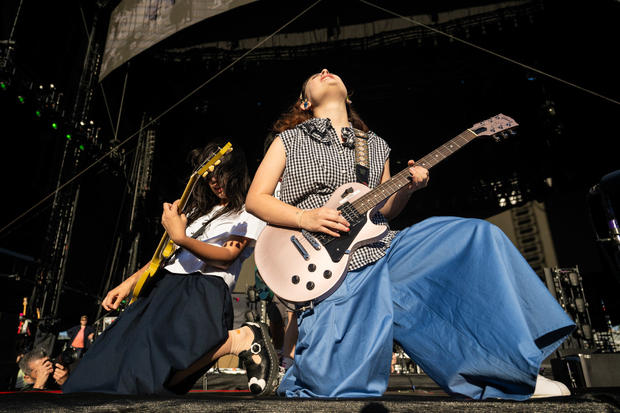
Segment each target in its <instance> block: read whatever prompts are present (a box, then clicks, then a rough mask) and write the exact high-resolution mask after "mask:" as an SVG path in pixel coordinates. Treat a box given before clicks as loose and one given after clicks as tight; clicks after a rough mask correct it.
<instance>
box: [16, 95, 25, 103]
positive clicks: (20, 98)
mask: <svg viewBox="0 0 620 413" xmlns="http://www.w3.org/2000/svg"><path fill="white" fill-rule="evenodd" d="M17 101H18V102H19V103H24V102H25V101H26V100H25V99H24V97H23V96H18V97H17Z"/></svg>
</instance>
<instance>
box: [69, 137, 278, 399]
mask: <svg viewBox="0 0 620 413" xmlns="http://www.w3.org/2000/svg"><path fill="white" fill-rule="evenodd" d="M218 148H219V144H218V143H210V144H208V145H206V146H205V147H204V148H201V149H196V150H194V151H192V152H191V153H190V159H191V162H192V164H193V166H194V167H196V166H198V165H201V164H203V163H204V162H205V159H207V158H208V157H209V156H211V155H212V154H213V153H216V152H217V150H218ZM249 184H250V179H249V176H248V170H247V165H246V159H245V156H244V154H243V151H242V150H241V149H240V148H235V150H234V151H232V152H231V153H230V154H227V155H225V156H223V157H222V158H221V163H220V164H219V165H218V166H216V167H215V169H214V173H213V174H211V175H208V176H207V179H200V180H199V181H198V182H197V184H196V186H194V187H193V193H192V197H191V200H190V201H189V202H188V203H187V206H186V208H185V209H184V211H181V210H180V208H179V201H175V202H173V203H164V205H163V213H162V219H161V221H162V225H163V227H164V229H165V230H166V233H167V236H169V237H170V239H171V240H172V241H173V242H174V244H175V245H177V246H178V249H177V250H176V251H175V253H174V254H173V255H172V257H171V259H170V260H168V262H166V263H164V265H163V267H161V268H160V269H159V270H157V272H156V273H155V275H154V276H153V277H152V278H153V281H152V282H151V284H150V285H149V286H148V287H144V288H143V289H142V290H141V292H140V296H139V297H138V298H137V299H136V300H135V302H134V303H132V304H130V305H129V306H128V307H127V309H126V310H125V311H123V312H122V313H121V315H120V316H119V317H118V319H117V320H116V321H115V322H114V323H113V324H112V325H111V326H110V327H108V328H107V329H106V330H105V331H104V332H103V333H102V335H100V336H99V337H97V339H96V340H95V343H94V345H93V346H92V347H91V348H90V349H89V351H88V352H87V353H86V355H85V356H84V358H83V359H82V360H81V361H80V363H79V364H78V366H77V368H76V369H75V371H73V372H72V373H71V375H70V377H69V380H68V381H67V382H66V383H65V385H64V386H63V391H64V392H65V393H74V392H103V393H119V394H164V395H165V394H173V393H175V394H183V393H187V392H188V391H189V390H190V389H191V388H192V386H193V384H194V383H195V382H196V380H197V379H198V378H199V377H200V376H202V375H203V374H204V373H205V372H206V371H207V370H208V369H209V368H210V367H211V366H212V365H213V364H214V363H215V361H216V360H217V359H218V358H219V357H221V356H223V355H226V354H235V355H238V356H239V358H240V360H241V361H242V363H243V364H244V367H245V369H246V371H247V375H248V381H249V383H248V386H249V389H250V390H251V392H252V393H253V394H256V395H263V394H267V393H269V392H271V391H272V390H273V387H274V385H275V384H274V383H275V382H276V380H277V374H278V366H277V355H276V353H275V350H274V348H273V345H272V343H271V340H270V337H269V333H268V330H267V327H266V326H265V325H264V324H261V323H246V324H244V325H243V326H242V327H241V328H239V329H237V330H232V324H233V309H232V301H231V291H232V289H233V288H234V284H235V282H236V281H237V278H238V276H239V272H240V270H241V264H242V262H243V260H245V259H246V258H248V257H249V256H250V254H251V253H252V251H253V249H254V243H255V240H256V238H257V237H258V234H259V233H260V231H261V230H262V229H263V227H264V223H263V222H262V221H260V220H259V219H257V218H256V217H254V216H253V215H251V214H249V213H247V212H246V211H245V206H244V202H245V196H246V193H247V190H248V187H249ZM148 267H149V265H148V264H147V265H146V266H145V267H144V268H142V269H141V270H139V271H138V272H136V273H135V274H133V275H132V276H130V277H129V278H127V279H126V280H125V281H123V282H122V283H121V284H120V285H119V286H117V287H116V288H114V289H112V290H111V291H110V292H109V293H108V294H107V296H106V297H105V299H104V300H103V302H102V306H103V307H104V308H105V309H106V310H108V311H110V310H116V309H118V307H119V304H120V303H121V301H122V300H123V299H125V298H126V297H128V296H129V295H130V294H131V292H132V290H133V291H134V295H135V290H134V287H135V285H136V283H137V282H138V280H139V279H140V277H141V276H142V275H143V274H144V272H145V271H146V270H147V268H148ZM134 298H135V297H134Z"/></svg>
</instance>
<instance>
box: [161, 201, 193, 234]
mask: <svg viewBox="0 0 620 413" xmlns="http://www.w3.org/2000/svg"><path fill="white" fill-rule="evenodd" d="M161 224H162V225H163V226H164V228H165V229H166V232H167V233H168V236H169V237H170V239H171V240H172V242H174V243H175V244H177V245H179V242H180V241H181V240H183V239H184V238H185V228H186V227H187V217H186V216H185V214H183V213H181V212H180V211H179V200H178V199H177V200H176V201H174V202H173V203H172V204H170V203H168V202H164V212H163V213H162V214H161Z"/></svg>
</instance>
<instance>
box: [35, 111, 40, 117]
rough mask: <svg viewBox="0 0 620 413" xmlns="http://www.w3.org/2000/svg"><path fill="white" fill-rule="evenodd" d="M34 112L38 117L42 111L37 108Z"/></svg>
mask: <svg viewBox="0 0 620 413" xmlns="http://www.w3.org/2000/svg"><path fill="white" fill-rule="evenodd" d="M34 114H35V115H36V117H37V118H40V117H41V111H40V110H35V111H34Z"/></svg>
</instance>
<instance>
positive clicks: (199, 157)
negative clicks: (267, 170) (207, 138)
mask: <svg viewBox="0 0 620 413" xmlns="http://www.w3.org/2000/svg"><path fill="white" fill-rule="evenodd" d="M225 144H226V142H225V141H224V140H221V139H218V140H214V141H212V142H209V143H208V144H207V145H206V146H205V147H204V148H196V149H194V150H192V151H190V153H189V154H188V160H189V162H190V164H191V166H192V168H193V169H197V168H198V167H199V166H200V165H201V164H202V163H203V162H205V161H206V160H207V159H209V158H211V157H212V156H213V155H215V154H216V153H217V152H219V150H220V149H221V148H222V147H223V146H224V145H225ZM220 160H221V162H220V164H219V165H217V166H216V167H215V169H214V171H213V172H211V173H209V174H208V175H207V176H206V178H204V179H200V180H199V181H198V183H197V184H196V186H195V187H194V192H193V194H192V196H191V198H190V200H189V202H188V204H187V206H186V208H185V211H186V215H187V220H188V224H189V223H191V222H193V221H195V220H196V219H197V218H199V217H201V216H203V215H205V214H207V213H208V212H209V211H211V210H212V209H213V208H214V207H215V206H216V205H219V204H220V202H221V199H220V198H218V197H217V196H216V195H215V194H214V193H213V191H212V190H211V188H210V187H209V180H210V179H211V177H213V176H214V177H215V179H216V180H217V183H218V185H219V186H220V187H222V188H223V189H224V193H225V194H226V198H227V199H228V203H227V204H226V205H225V206H224V208H222V209H221V210H219V211H218V212H217V214H215V215H214V216H213V217H212V218H211V219H210V220H209V222H211V221H213V220H214V219H216V218H218V217H220V216H222V215H224V214H228V213H231V212H239V211H241V210H242V209H243V206H244V204H245V196H246V195H247V193H248V189H249V188H250V175H249V173H248V166H247V162H246V159H245V154H244V152H243V149H242V148H241V147H239V146H236V145H233V150H232V152H228V153H226V154H224V155H223V156H222V157H221V158H220Z"/></svg>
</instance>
